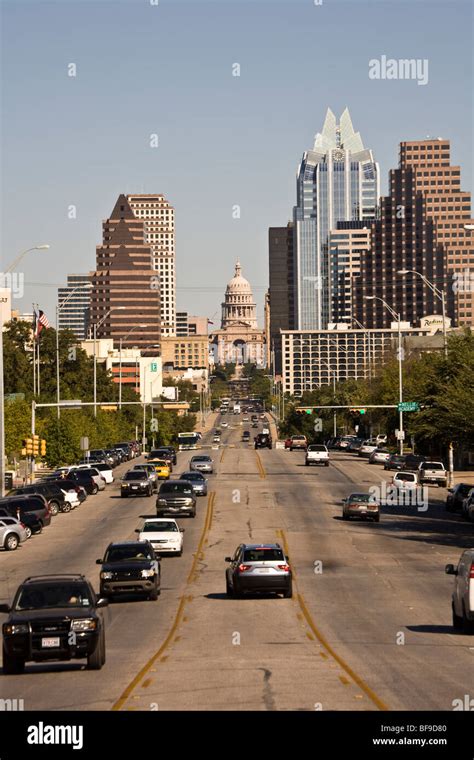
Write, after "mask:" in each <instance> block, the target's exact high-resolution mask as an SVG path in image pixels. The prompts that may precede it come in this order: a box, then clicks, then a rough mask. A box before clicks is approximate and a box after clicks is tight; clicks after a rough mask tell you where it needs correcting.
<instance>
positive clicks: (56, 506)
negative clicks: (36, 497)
mask: <svg viewBox="0 0 474 760" xmlns="http://www.w3.org/2000/svg"><path fill="white" fill-rule="evenodd" d="M30 493H33V494H34V493H39V494H41V496H44V498H45V499H46V501H47V502H48V504H49V507H50V509H51V514H52V515H53V517H54V516H55V515H57V514H58V512H69V511H70V509H71V505H70V504H69V502H68V501H66V499H65V497H64V494H63V492H62V491H61V489H60V487H59V486H58V485H57V484H56V483H42V482H38V483H33V484H32V485H30V486H21V487H20V488H15V489H14V490H13V491H10V494H9V495H11V496H23V495H24V494H30Z"/></svg>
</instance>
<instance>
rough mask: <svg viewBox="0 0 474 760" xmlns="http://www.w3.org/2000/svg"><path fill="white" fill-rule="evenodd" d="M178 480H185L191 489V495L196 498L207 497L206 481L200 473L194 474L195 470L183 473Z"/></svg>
mask: <svg viewBox="0 0 474 760" xmlns="http://www.w3.org/2000/svg"><path fill="white" fill-rule="evenodd" d="M179 479H180V480H187V481H188V483H191V485H192V487H193V493H194V494H196V496H207V480H206V478H205V477H204V475H203V474H202V472H196V471H195V470H192V471H188V472H183V474H182V475H181V476H180V478H179Z"/></svg>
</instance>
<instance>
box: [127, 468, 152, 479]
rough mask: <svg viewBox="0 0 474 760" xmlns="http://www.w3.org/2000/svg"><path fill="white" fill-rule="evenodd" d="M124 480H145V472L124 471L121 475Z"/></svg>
mask: <svg viewBox="0 0 474 760" xmlns="http://www.w3.org/2000/svg"><path fill="white" fill-rule="evenodd" d="M123 479H124V480H146V479H147V473H146V472H145V471H144V470H132V472H126V473H125V475H124V476H123Z"/></svg>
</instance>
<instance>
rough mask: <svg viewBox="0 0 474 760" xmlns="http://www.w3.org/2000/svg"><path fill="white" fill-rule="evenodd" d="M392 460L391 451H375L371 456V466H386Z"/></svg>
mask: <svg viewBox="0 0 474 760" xmlns="http://www.w3.org/2000/svg"><path fill="white" fill-rule="evenodd" d="M389 459H390V451H388V450H387V449H374V451H373V452H372V454H371V455H370V456H369V464H385V462H388V460H389Z"/></svg>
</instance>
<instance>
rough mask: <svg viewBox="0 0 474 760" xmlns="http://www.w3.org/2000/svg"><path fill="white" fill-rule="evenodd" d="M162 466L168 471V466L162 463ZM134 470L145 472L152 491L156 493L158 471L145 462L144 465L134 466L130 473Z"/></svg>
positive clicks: (152, 465)
mask: <svg viewBox="0 0 474 760" xmlns="http://www.w3.org/2000/svg"><path fill="white" fill-rule="evenodd" d="M163 464H164V465H165V466H166V469H167V470H168V465H167V464H166V463H165V462H163ZM134 470H142V471H143V472H146V473H147V475H148V479H149V480H150V482H151V485H152V488H153V490H154V491H158V471H157V469H156V468H155V465H154V463H153V464H151V463H148V462H146V463H144V464H134V465H133V467H132V470H131V472H133V471H134ZM129 472H130V471H129ZM168 472H169V470H168Z"/></svg>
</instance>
